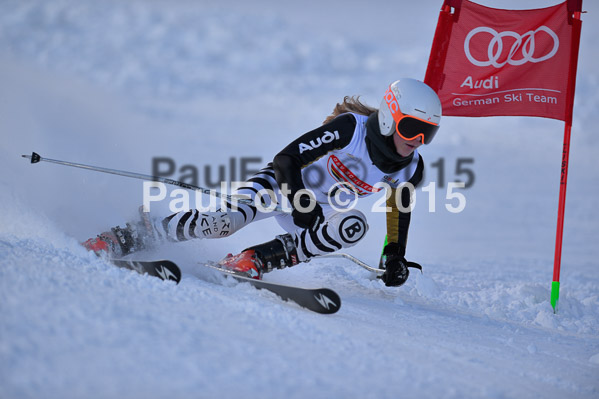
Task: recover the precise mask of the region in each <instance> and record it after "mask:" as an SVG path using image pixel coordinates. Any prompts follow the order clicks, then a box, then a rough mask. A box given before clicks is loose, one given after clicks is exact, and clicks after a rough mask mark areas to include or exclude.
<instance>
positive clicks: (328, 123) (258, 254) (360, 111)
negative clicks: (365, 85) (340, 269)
mask: <svg viewBox="0 0 599 399" xmlns="http://www.w3.org/2000/svg"><path fill="white" fill-rule="evenodd" d="M440 120H441V103H440V101H439V98H438V97H437V95H436V93H435V92H434V91H433V90H432V89H431V88H430V87H428V86H427V85H426V84H424V83H423V82H420V81H418V80H414V79H409V78H404V79H400V80H398V81H395V82H393V83H392V84H391V85H390V86H389V88H388V89H387V91H386V92H385V95H384V97H383V100H382V101H381V105H380V108H379V109H378V110H376V109H374V108H370V107H368V106H366V105H364V104H362V103H361V102H360V101H359V99H357V98H353V97H352V98H350V97H345V98H344V100H343V103H340V104H337V105H336V107H335V109H334V111H333V114H332V115H330V116H329V117H328V118H327V119H326V120H325V121H324V124H323V125H322V126H320V127H318V128H316V129H314V130H312V131H310V132H308V133H306V134H304V135H302V136H300V137H299V138H298V139H296V140H295V141H293V142H292V143H290V144H289V145H288V146H287V147H285V148H284V149H283V150H282V151H281V152H279V153H278V154H277V155H276V156H275V157H274V159H273V161H272V163H269V164H268V165H267V166H266V167H265V168H264V169H262V170H261V171H260V172H259V173H257V174H256V175H254V176H253V177H252V178H250V179H249V180H248V181H247V182H246V183H244V184H243V185H242V186H241V188H239V189H238V191H237V194H238V195H242V196H244V197H246V198H248V199H251V200H252V201H251V202H249V204H248V202H244V203H237V204H235V203H228V204H227V207H226V209H219V210H217V211H215V212H201V211H199V210H196V209H192V210H189V211H187V212H185V211H183V212H178V213H174V214H172V215H170V216H168V217H166V218H164V219H161V220H152V221H151V220H150V219H149V217H148V215H147V214H142V222H140V223H136V224H129V223H128V224H127V227H126V228H120V227H118V226H117V227H115V228H113V229H111V231H109V232H105V233H102V234H100V235H99V236H98V237H97V238H93V239H89V240H88V241H86V242H85V243H84V246H85V247H86V248H88V249H90V250H94V251H96V253H99V252H107V253H109V255H110V256H116V257H118V256H124V255H127V254H129V253H132V252H134V251H137V250H140V249H143V248H147V247H148V246H149V245H153V244H155V243H156V242H157V241H164V240H168V241H185V240H189V239H192V238H220V237H228V236H230V235H231V234H233V233H235V232H236V231H238V230H239V229H241V228H243V227H245V226H247V225H248V224H250V223H252V222H255V221H258V220H262V219H264V218H267V217H272V216H274V217H275V218H276V220H277V222H278V223H279V225H280V226H281V227H282V228H283V229H284V230H285V231H286V232H287V233H286V234H282V235H278V236H276V238H275V239H274V240H272V241H269V242H266V243H263V244H259V245H255V246H252V247H250V248H247V249H245V250H243V251H242V252H241V253H240V254H238V255H235V256H233V255H228V256H227V257H226V258H225V259H223V260H222V261H221V262H220V265H221V266H222V267H224V268H227V269H231V270H234V271H235V272H238V273H241V274H244V275H247V276H250V277H254V278H260V277H261V276H262V274H263V273H266V272H269V271H271V270H273V269H274V268H277V269H280V268H284V267H288V266H294V265H296V264H298V263H301V262H306V261H309V260H310V259H311V258H313V257H316V256H318V255H323V254H327V253H331V252H335V251H338V250H341V249H342V248H348V247H351V246H353V245H355V244H356V243H357V242H358V241H360V239H362V238H363V237H364V235H365V234H366V231H367V229H368V225H367V223H366V217H365V216H364V214H363V213H362V212H360V211H358V210H356V209H351V207H348V203H351V201H348V199H347V198H346V197H347V195H348V194H350V193H351V194H352V195H354V196H357V197H364V196H367V195H371V194H373V193H374V192H378V191H380V190H381V187H385V188H386V189H388V190H391V193H387V198H388V200H387V207H388V208H387V209H388V210H389V208H390V211H387V213H386V219H387V220H386V221H387V241H388V244H387V245H386V246H385V248H384V250H383V254H384V255H385V259H386V261H385V264H384V266H385V272H384V273H383V275H382V279H383V281H384V282H385V284H386V285H387V286H400V285H402V284H403V283H405V281H406V280H407V278H408V275H409V272H408V267H407V263H408V262H406V259H405V251H406V243H407V236H408V227H409V224H410V212H409V211H408V212H406V211H405V210H406V209H407V208H409V203H410V193H409V190H403V189H402V190H400V193H399V199H398V201H396V198H398V196H397V192H396V189H397V188H398V186H400V185H401V184H402V183H406V182H407V183H411V184H412V185H413V186H416V185H418V184H419V183H420V181H421V179H422V175H423V169H424V163H423V161H422V158H421V156H420V155H419V154H418V150H417V149H418V147H420V146H421V145H422V144H429V143H430V142H431V141H432V139H433V137H434V136H435V134H436V132H437V130H438V129H439V122H440ZM389 194H390V195H389ZM256 201H259V202H256ZM287 201H288V202H287ZM397 202H401V204H398V203H397ZM251 204H253V205H251ZM272 204H288V205H290V206H291V208H290V209H292V211H291V213H280V212H269V211H268V209H269V208H270V206H271V205H272ZM259 205H262V206H259ZM344 206H345V207H346V208H347V209H343V207H344ZM400 209H401V211H400Z"/></svg>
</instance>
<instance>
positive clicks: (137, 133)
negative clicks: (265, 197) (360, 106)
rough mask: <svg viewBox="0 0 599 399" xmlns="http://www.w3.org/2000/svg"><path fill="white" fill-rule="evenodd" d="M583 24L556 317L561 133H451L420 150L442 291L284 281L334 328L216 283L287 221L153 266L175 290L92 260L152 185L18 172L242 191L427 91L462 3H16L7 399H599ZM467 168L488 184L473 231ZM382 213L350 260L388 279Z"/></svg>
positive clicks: (171, 251) (10, 28)
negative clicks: (324, 136) (252, 173)
mask: <svg viewBox="0 0 599 399" xmlns="http://www.w3.org/2000/svg"><path fill="white" fill-rule="evenodd" d="M585 3H586V4H585V5H584V7H585V9H587V10H588V11H589V13H587V14H584V15H583V21H584V23H583V33H582V43H581V49H580V63H579V71H578V84H577V91H576V101H575V108H574V112H575V115H574V126H573V137H572V148H571V164H570V178H569V187H568V198H567V207H566V208H567V209H566V224H565V239H564V247H563V264H562V274H561V282H562V286H561V297H560V302H559V312H558V314H553V311H552V308H551V306H550V303H549V296H550V295H549V293H550V283H551V279H552V269H553V249H554V241H555V228H556V213H557V196H558V190H559V174H560V159H561V151H562V132H563V123H562V122H559V121H554V120H543V119H538V118H515V117H514V118H481V119H476V118H451V117H447V118H444V119H443V121H442V129H441V131H440V133H439V134H438V135H437V137H436V138H435V141H434V142H433V143H432V144H431V145H430V146H426V147H424V148H422V151H421V153H422V155H423V157H424V160H425V164H426V167H427V175H426V182H425V184H424V185H425V186H426V185H427V184H428V183H429V182H433V183H442V184H441V185H440V186H437V185H435V184H433V185H432V186H430V187H436V191H435V194H436V195H435V197H434V198H433V197H432V196H431V195H430V192H423V191H422V190H418V191H417V192H416V200H417V203H416V208H415V210H414V215H413V217H412V227H411V231H410V240H409V245H408V252H407V257H408V259H409V260H413V261H417V262H419V263H421V264H422V265H423V266H424V273H423V274H420V273H417V272H412V274H411V276H410V279H409V281H408V282H407V283H406V284H405V285H404V286H403V287H401V288H387V287H385V286H384V285H383V284H382V283H381V282H380V281H378V280H377V279H375V278H374V277H373V276H372V275H371V274H370V273H369V272H367V271H366V270H363V269H361V268H359V267H358V266H356V265H354V264H352V263H350V262H348V261H345V260H331V259H320V260H319V259H315V260H313V261H312V262H310V263H308V264H303V265H299V266H297V267H294V268H291V269H286V270H281V271H276V272H273V273H271V274H269V275H267V276H265V279H266V280H268V281H276V282H282V283H286V284H295V285H301V286H310V287H311V286H314V287H315V286H326V287H330V288H333V289H334V290H336V291H337V292H338V293H339V294H340V295H341V297H342V300H343V305H342V307H341V309H340V311H339V312H338V313H336V314H334V315H330V316H323V315H318V314H315V313H311V312H309V311H306V310H303V309H301V308H299V307H298V306H295V305H293V304H289V303H285V302H283V301H281V300H279V299H278V298H277V297H275V296H274V295H272V294H269V293H267V292H261V291H257V290H255V289H253V288H251V287H249V286H246V285H244V284H235V283H233V282H231V281H228V280H226V279H224V278H222V277H221V276H218V275H215V274H214V272H212V271H209V270H203V269H202V268H201V267H200V266H198V265H197V264H196V262H197V261H198V260H206V259H212V260H215V259H219V258H221V257H222V256H224V255H225V254H226V253H227V252H236V251H239V250H242V249H243V248H245V247H247V246H250V245H253V244H256V243H260V242H264V241H267V240H270V239H272V238H273V236H274V235H276V234H280V233H281V230H280V228H279V227H278V225H277V224H276V223H275V222H274V221H272V220H266V221H263V222H259V223H257V224H255V225H252V226H249V227H248V228H247V229H245V230H243V231H241V232H239V233H237V234H236V235H234V236H233V237H231V238H228V239H222V240H216V241H210V242H205V241H197V242H187V243H183V244H180V245H165V246H162V247H161V248H157V249H155V250H153V251H152V252H148V253H145V254H141V255H140V256H144V257H147V258H150V259H151V258H169V259H172V260H174V261H176V262H177V263H179V264H180V265H181V266H182V268H183V269H184V276H183V280H182V282H181V283H180V284H179V285H178V286H176V285H175V284H173V283H166V282H162V281H160V280H158V279H155V278H151V277H147V276H141V275H138V274H135V273H133V272H130V271H126V270H121V269H117V268H115V267H113V266H110V265H109V264H107V263H106V262H105V261H103V260H101V259H98V258H96V257H95V256H94V255H92V254H89V253H86V251H85V250H83V249H82V247H81V246H80V245H79V242H81V241H82V240H85V239H87V238H89V237H92V236H95V235H96V234H97V233H99V232H101V231H104V230H105V229H107V228H109V227H112V226H115V225H117V224H121V225H122V224H123V223H124V222H126V221H128V220H131V219H133V218H134V217H135V215H136V210H137V207H138V206H139V205H140V204H141V202H142V183H141V182H140V181H138V180H132V179H127V178H123V177H117V176H113V175H103V174H99V173H93V172H89V171H83V170H79V169H72V168H67V167H63V166H58V165H51V164H43V163H41V164H38V165H30V164H29V163H28V162H27V161H26V160H24V159H22V158H21V154H29V153H31V152H32V151H36V152H39V153H40V154H41V155H42V156H45V157H48V158H54V159H64V160H68V161H74V162H82V163H88V164H92V165H98V166H104V167H109V168H117V169H124V170H130V171H134V172H140V173H146V174H150V173H152V160H153V158H158V157H162V158H170V159H172V160H173V161H174V162H175V164H176V167H175V172H174V173H173V175H172V176H171V177H172V178H175V179H179V178H185V176H186V175H189V171H190V170H191V169H189V168H187V169H185V168H184V167H185V166H186V165H187V166H189V165H191V166H194V167H196V168H197V170H198V175H199V176H198V181H197V183H199V184H200V185H207V184H212V182H215V181H218V180H219V175H218V171H219V170H220V169H222V171H223V172H224V174H225V176H226V177H228V176H230V175H231V174H236V175H237V176H240V174H241V172H242V171H241V169H240V165H241V162H242V160H245V161H246V162H249V163H248V164H247V165H246V166H247V167H248V169H257V168H259V167H260V166H261V165H263V164H266V163H267V162H268V161H270V159H272V157H273V155H274V154H275V153H276V152H277V151H279V150H280V149H281V148H283V147H284V146H285V145H287V143H288V142H290V141H291V140H293V139H294V138H295V137H297V136H298V135H300V134H302V133H303V132H306V131H308V130H310V129H312V128H314V127H315V126H318V125H319V124H320V123H321V122H322V120H323V119H324V118H325V117H326V116H327V115H328V114H329V113H330V112H331V110H332V109H333V106H334V105H335V103H337V102H338V101H340V100H341V99H342V98H343V96H345V95H358V94H360V95H362V97H361V98H362V100H363V101H365V102H366V103H368V104H370V105H372V106H378V104H379V102H380V98H381V96H382V93H383V90H384V88H385V87H386V85H388V84H389V83H390V82H392V81H393V80H395V79H397V78H400V77H403V76H409V77H415V78H420V79H422V78H423V76H424V71H425V68H426V63H427V60H428V54H429V49H430V44H431V41H432V37H433V33H434V29H435V24H436V20H437V15H438V10H439V7H440V5H441V0H438V1H437V0H435V1H421V2H403V1H395V2H389V1H383V0H374V1H371V2H368V4H366V3H364V2H361V1H353V0H351V1H345V2H333V1H326V0H325V1H318V2H307V3H306V2H295V3H292V4H283V3H276V2H274V1H273V2H271V1H265V0H259V1H253V2H241V1H229V0H225V1H220V2H208V1H205V2H192V1H183V0H181V1H176V2H167V1H163V0H153V1H141V0H139V1H137V0H131V1H126V2H121V1H116V0H107V1H101V2H99V1H91V0H82V1H81V0H79V1H74V0H72V1H71V0H50V1H47V0H28V1H22V0H2V1H0V10H1V11H0V88H1V89H0V134H1V135H2V142H1V145H0V153H1V155H0V171H1V173H0V397H1V398H7V399H9V398H10V399H12V398H62V399H64V398H125V397H126V398H164V397H170V398H197V397H205V398H217V397H219V398H220V397H222V398H240V397H243V398H281V397H288V398H306V397H311V398H331V397H333V398H397V397H419V398H482V397H485V398H487V397H488V398H538V397H544V398H597V397H599V264H598V263H599V261H598V259H599V249H598V248H597V245H596V242H597V237H599V214H598V210H597V205H598V202H597V198H598V197H599V168H597V166H598V165H597V151H598V149H599V140H598V139H597V134H596V130H597V128H596V125H597V124H596V114H597V108H598V105H599V101H598V99H599V75H598V73H597V67H596V65H597V56H598V51H597V50H598V44H597V40H596V37H597V35H598V34H599V23H598V21H597V11H599V7H598V6H597V4H596V2H592V1H586V2H585ZM483 4H487V5H493V6H496V7H506V8H514V7H515V8H524V7H527V8H534V7H542V6H547V5H552V4H555V3H554V2H553V1H548V2H545V1H540V0H538V1H526V2H521V1H491V0H487V1H484V2H483ZM256 159H258V161H256ZM463 159H471V160H472V161H467V162H466V163H463V161H462V167H468V168H469V169H470V170H471V171H472V173H473V177H474V181H473V184H472V185H471V187H469V188H467V189H464V190H462V191H461V193H463V195H464V196H465V198H466V200H467V202H466V206H465V208H464V210H463V211H462V212H460V213H451V212H449V211H448V210H447V209H446V205H447V206H455V205H456V202H455V200H448V199H446V194H447V183H448V182H452V181H455V180H464V179H465V178H466V177H467V175H465V174H458V173H457V172H459V171H457V170H456V166H457V165H458V163H459V162H460V160H463ZM248 160H249V161H248ZM233 164H235V165H233ZM232 165H233V166H234V167H232ZM441 165H443V166H444V170H443V172H444V173H443V176H440V172H441V170H440V166H441ZM188 181H189V180H188ZM378 199H379V198H374V199H372V200H365V201H364V202H362V203H360V205H359V209H361V210H362V211H364V212H366V213H367V215H368V218H369V225H370V231H369V233H368V235H367V236H366V238H365V239H364V240H363V241H362V242H360V243H359V244H358V245H357V246H355V247H354V248H351V250H349V251H348V252H350V253H351V254H353V255H354V256H357V257H358V258H360V259H362V260H364V261H366V262H367V263H369V264H372V265H376V264H377V262H378V256H379V254H380V251H381V245H382V241H383V238H384V226H385V222H384V219H385V218H384V214H382V213H377V212H371V209H372V207H373V205H375V202H376V201H377V200H378ZM167 205H168V204H166V205H165V204H160V205H159V206H158V207H157V208H156V211H157V212H160V211H164V210H165V209H164V208H165V207H166V206H167ZM161 207H162V208H161ZM433 210H434V212H433ZM153 212H154V211H153Z"/></svg>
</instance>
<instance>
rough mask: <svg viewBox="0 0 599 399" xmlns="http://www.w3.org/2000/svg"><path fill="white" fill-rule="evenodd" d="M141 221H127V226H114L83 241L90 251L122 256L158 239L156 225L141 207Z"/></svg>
mask: <svg viewBox="0 0 599 399" xmlns="http://www.w3.org/2000/svg"><path fill="white" fill-rule="evenodd" d="M139 212H140V216H141V221H139V222H137V223H133V224H132V223H127V224H126V227H125V228H121V227H119V226H116V227H113V228H112V229H110V231H105V232H103V233H100V234H99V235H98V236H97V237H95V238H90V239H89V240H87V241H85V242H83V243H81V245H83V246H84V247H85V248H86V249H87V250H88V251H94V253H95V254H96V255H98V256H107V257H108V258H112V259H114V258H120V257H123V256H125V255H128V254H130V253H133V252H137V251H139V250H142V249H144V248H148V247H149V246H150V245H151V244H153V243H154V241H156V236H155V234H154V227H153V225H152V223H151V222H150V219H149V217H148V214H147V213H146V212H143V210H142V207H140V208H139Z"/></svg>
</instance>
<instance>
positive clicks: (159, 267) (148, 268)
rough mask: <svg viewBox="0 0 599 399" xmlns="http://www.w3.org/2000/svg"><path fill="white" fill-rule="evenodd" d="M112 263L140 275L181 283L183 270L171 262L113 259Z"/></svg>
mask: <svg viewBox="0 0 599 399" xmlns="http://www.w3.org/2000/svg"><path fill="white" fill-rule="evenodd" d="M110 263H112V264H113V265H115V266H117V267H121V268H123V269H129V270H133V271H136V272H137V273H139V274H148V275H150V276H154V277H158V278H159V279H162V280H165V281H168V280H170V281H174V282H176V283H177V284H179V281H181V269H179V267H178V266H177V265H176V264H175V263H173V262H171V261H170V260H155V261H145V260H128V259H111V260H110Z"/></svg>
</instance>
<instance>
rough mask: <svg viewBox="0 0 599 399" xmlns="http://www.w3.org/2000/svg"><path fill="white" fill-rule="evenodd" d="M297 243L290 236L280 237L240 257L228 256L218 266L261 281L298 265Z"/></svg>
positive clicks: (245, 252)
mask: <svg viewBox="0 0 599 399" xmlns="http://www.w3.org/2000/svg"><path fill="white" fill-rule="evenodd" d="M298 263H299V262H298V257H297V250H296V248H295V243H294V242H293V239H292V238H291V235H290V234H285V235H279V236H277V237H276V238H275V239H274V240H272V241H269V242H265V243H264V244H259V245H254V246H253V247H250V248H247V249H245V250H243V251H242V252H241V253H240V254H238V255H232V254H229V255H227V257H226V258H224V259H223V260H221V261H220V262H219V263H218V264H219V266H220V267H222V268H223V269H227V270H230V271H232V272H234V273H236V274H239V275H242V276H245V277H250V278H254V279H256V280H260V279H261V278H262V275H263V274H264V273H268V272H270V271H272V270H273V269H275V268H276V269H283V268H285V267H288V266H295V265H297V264H298Z"/></svg>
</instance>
